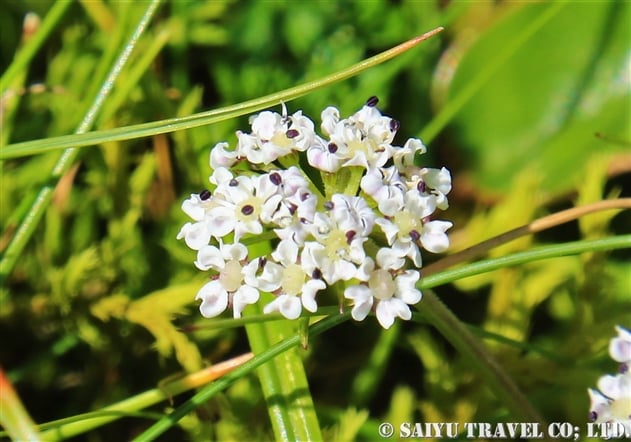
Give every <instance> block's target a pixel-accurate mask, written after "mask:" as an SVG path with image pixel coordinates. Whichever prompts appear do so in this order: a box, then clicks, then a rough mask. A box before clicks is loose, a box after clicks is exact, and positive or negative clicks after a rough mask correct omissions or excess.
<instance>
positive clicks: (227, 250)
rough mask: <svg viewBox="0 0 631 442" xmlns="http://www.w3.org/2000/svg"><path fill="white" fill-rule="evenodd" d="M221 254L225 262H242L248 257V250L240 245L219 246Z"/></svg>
mask: <svg viewBox="0 0 631 442" xmlns="http://www.w3.org/2000/svg"><path fill="white" fill-rule="evenodd" d="M220 248H221V254H222V256H223V257H224V259H225V260H226V261H228V260H234V261H242V260H244V259H245V258H246V257H247V256H248V248H247V247H246V246H244V245H243V244H241V243H234V244H223V243H222V244H221V247H220Z"/></svg>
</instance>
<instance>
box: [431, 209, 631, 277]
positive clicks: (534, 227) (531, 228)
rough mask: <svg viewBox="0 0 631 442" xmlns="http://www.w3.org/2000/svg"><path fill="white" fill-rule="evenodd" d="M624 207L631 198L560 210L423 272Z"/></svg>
mask: <svg viewBox="0 0 631 442" xmlns="http://www.w3.org/2000/svg"><path fill="white" fill-rule="evenodd" d="M624 209H631V198H616V199H610V200H603V201H597V202H595V203H591V204H585V205H582V206H578V207H572V208H571V209H566V210H562V211H560V212H556V213H553V214H551V215H547V216H544V217H542V218H539V219H536V220H534V221H532V222H530V223H528V224H525V225H523V226H520V227H517V228H515V229H512V230H509V231H508V232H504V233H502V234H501V235H498V236H495V237H493V238H490V239H487V240H485V241H482V242H480V243H477V244H475V245H474V246H471V247H469V248H466V249H464V250H461V251H459V252H457V253H454V254H453V255H449V256H447V257H445V258H443V259H441V260H439V261H436V262H434V263H432V264H430V265H428V266H427V267H424V268H423V274H424V275H425V276H428V275H431V274H433V273H436V272H438V271H439V270H442V269H446V268H448V267H451V266H453V265H455V264H458V263H461V262H466V261H469V260H472V259H474V258H477V257H478V256H481V255H483V254H484V253H486V252H488V251H489V250H491V249H493V248H495V247H499V246H501V245H502V244H506V243H507V242H510V241H513V240H515V239H517V238H520V237H522V236H524V235H530V234H533V233H537V232H541V231H543V230H546V229H549V228H551V227H555V226H559V225H561V224H564V223H567V222H570V221H573V220H576V219H578V218H580V217H582V216H585V215H588V214H590V213H594V212H599V211H602V210H624Z"/></svg>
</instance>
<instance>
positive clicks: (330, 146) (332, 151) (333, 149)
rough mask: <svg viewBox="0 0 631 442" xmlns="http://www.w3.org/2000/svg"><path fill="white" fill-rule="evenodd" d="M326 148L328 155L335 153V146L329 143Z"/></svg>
mask: <svg viewBox="0 0 631 442" xmlns="http://www.w3.org/2000/svg"><path fill="white" fill-rule="evenodd" d="M327 147H328V149H329V152H330V153H335V152H337V144H335V143H329V145H328V146H327Z"/></svg>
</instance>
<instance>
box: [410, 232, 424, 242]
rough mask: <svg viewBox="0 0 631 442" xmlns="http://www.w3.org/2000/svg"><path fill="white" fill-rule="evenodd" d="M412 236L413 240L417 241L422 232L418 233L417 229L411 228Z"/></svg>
mask: <svg viewBox="0 0 631 442" xmlns="http://www.w3.org/2000/svg"><path fill="white" fill-rule="evenodd" d="M410 238H411V239H412V241H414V242H416V241H418V240H419V239H420V238H421V234H420V233H418V232H417V231H416V230H410Z"/></svg>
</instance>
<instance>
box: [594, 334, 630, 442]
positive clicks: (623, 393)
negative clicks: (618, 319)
mask: <svg viewBox="0 0 631 442" xmlns="http://www.w3.org/2000/svg"><path fill="white" fill-rule="evenodd" d="M616 331H617V332H618V336H617V337H615V338H613V339H612V340H611V341H610V342H609V355H610V356H611V358H612V359H613V360H614V361H617V362H619V363H620V369H619V373H618V374H617V375H605V376H601V378H600V379H599V380H598V390H600V391H597V390H593V389H591V388H590V389H588V392H589V397H590V400H591V405H590V412H589V419H590V420H591V421H592V422H596V423H608V424H612V425H611V426H609V427H608V428H609V430H610V433H611V434H602V436H603V437H606V438H609V437H616V438H618V436H620V433H622V431H621V430H622V428H621V427H623V428H624V434H626V435H627V437H628V435H631V370H629V365H630V364H631V331H629V330H626V329H624V328H622V327H619V326H616ZM616 426H617V427H616ZM605 428H607V427H605Z"/></svg>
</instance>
